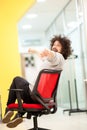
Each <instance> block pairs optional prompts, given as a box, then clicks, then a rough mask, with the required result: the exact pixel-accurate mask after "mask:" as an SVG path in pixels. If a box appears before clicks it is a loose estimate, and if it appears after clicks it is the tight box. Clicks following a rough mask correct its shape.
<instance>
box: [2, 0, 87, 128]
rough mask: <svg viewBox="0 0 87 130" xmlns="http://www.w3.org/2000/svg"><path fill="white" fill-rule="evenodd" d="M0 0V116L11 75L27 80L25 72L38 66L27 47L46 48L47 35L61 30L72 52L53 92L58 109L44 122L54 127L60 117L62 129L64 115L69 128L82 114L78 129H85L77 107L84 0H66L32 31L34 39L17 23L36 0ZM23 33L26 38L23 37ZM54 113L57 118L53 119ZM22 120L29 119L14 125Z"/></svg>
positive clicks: (83, 78)
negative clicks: (42, 25) (40, 28)
mask: <svg viewBox="0 0 87 130" xmlns="http://www.w3.org/2000/svg"><path fill="white" fill-rule="evenodd" d="M48 1H50V2H51V0H48ZM0 3H1V4H0V10H1V11H0V16H1V20H0V21H1V24H0V28H1V29H0V34H1V37H0V53H1V55H0V59H1V65H0V72H1V73H0V119H1V118H2V117H3V115H4V109H5V107H6V101H7V96H8V88H9V86H10V83H11V81H12V79H13V77H15V76H17V75H19V76H22V77H24V78H26V79H27V80H29V78H30V77H29V73H33V74H34V71H35V69H37V67H38V64H39V59H38V58H37V57H36V56H35V55H29V54H28V53H27V50H28V48H29V47H34V48H36V49H38V50H39V49H43V48H45V47H48V48H49V41H50V39H51V37H52V36H53V35H56V34H57V35H59V34H62V35H66V36H68V37H69V38H70V40H71V41H72V44H71V45H72V48H73V54H72V56H71V57H69V58H68V60H67V61H66V64H65V66H64V70H63V72H62V75H61V78H60V83H59V88H58V92H57V93H58V94H57V101H58V108H59V109H58V112H57V114H56V115H55V116H54V115H51V116H49V117H48V118H47V119H48V122H51V125H48V126H49V128H50V127H51V129H57V128H56V127H55V126H54V125H55V122H56V125H57V127H58V125H59V124H57V123H58V122H60V120H61V121H62V122H60V124H61V126H60V125H59V128H61V130H63V129H64V128H62V123H63V122H64V119H67V120H68V122H66V124H67V127H65V125H64V127H65V129H67V130H68V129H72V126H73V125H72V123H71V122H73V121H75V120H76V124H74V129H77V128H79V122H80V121H78V119H79V118H82V119H83V122H82V123H83V124H82V126H80V128H79V129H81V130H83V129H84V130H85V129H86V125H87V123H86V121H87V117H86V116H87V115H86V112H78V110H77V108H78V109H81V110H87V19H86V14H87V8H86V7H87V1H86V0H66V3H65V4H64V6H63V7H62V9H61V10H60V11H59V12H58V13H57V15H56V16H55V18H54V19H53V20H52V22H51V23H50V24H49V26H48V27H47V29H46V30H45V31H44V32H43V33H40V32H39V31H38V32H36V34H35V32H34V35H35V39H33V36H32V35H33V34H32V33H29V34H28V33H27V35H26V36H25V34H24V32H23V31H21V23H22V22H23V20H24V18H25V16H26V14H27V12H29V10H32V8H33V6H34V5H35V4H36V0H25V1H24V0H21V1H20V0H19V1H17V0H15V1H14V0H13V1H11V0H8V1H6V0H3V1H0ZM20 3H21V4H20ZM7 5H8V6H7ZM44 22H45V20H44ZM30 31H31V30H30ZM36 36H38V38H36ZM24 37H26V38H25V39H23V38H24ZM27 37H30V39H27ZM31 78H33V76H32V77H31ZM76 90H77V91H76ZM76 92H77V93H76ZM67 109H68V110H70V109H76V110H77V112H75V113H71V115H69V113H68V112H69V111H67V112H65V113H63V110H67ZM58 116H59V119H58V120H56V119H57V118H58ZM50 117H51V119H52V117H53V118H54V120H55V121H54V122H52V121H51V120H50ZM56 117H57V118H56ZM67 117H68V118H67ZM69 119H70V120H69ZM71 119H72V120H71ZM84 119H85V120H84ZM41 120H42V122H43V120H44V118H41ZM49 120H50V121H49ZM42 122H41V124H42V125H43V124H44V123H42ZM25 124H26V125H27V124H29V125H30V123H29V122H28V123H27V121H25V122H23V123H22V124H21V125H20V127H19V126H18V129H19V128H21V127H22V128H23V127H24V125H25ZM46 125H47V124H46ZM75 125H76V127H75ZM3 128H4V129H9V128H5V126H3V125H2V126H1V129H3ZM24 128H25V127H24ZM15 129H17V128H15Z"/></svg>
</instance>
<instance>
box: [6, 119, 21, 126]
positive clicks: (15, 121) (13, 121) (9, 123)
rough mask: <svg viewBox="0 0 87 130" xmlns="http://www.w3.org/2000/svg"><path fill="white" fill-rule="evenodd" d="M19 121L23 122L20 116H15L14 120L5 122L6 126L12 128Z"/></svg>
mask: <svg viewBox="0 0 87 130" xmlns="http://www.w3.org/2000/svg"><path fill="white" fill-rule="evenodd" d="M21 122H23V118H22V117H18V118H15V119H14V120H12V121H10V122H8V123H7V127H9V128H14V127H16V126H17V125H19V124H20V123H21Z"/></svg>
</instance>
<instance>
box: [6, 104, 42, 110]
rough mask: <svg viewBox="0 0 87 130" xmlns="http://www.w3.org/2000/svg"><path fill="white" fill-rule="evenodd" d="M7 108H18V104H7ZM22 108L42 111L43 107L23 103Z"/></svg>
mask: <svg viewBox="0 0 87 130" xmlns="http://www.w3.org/2000/svg"><path fill="white" fill-rule="evenodd" d="M8 108H9V109H11V108H18V104H17V103H12V104H9V105H8ZM22 108H32V109H34V108H35V109H36V108H37V109H43V108H44V107H43V106H42V105H41V104H26V103H23V104H22Z"/></svg>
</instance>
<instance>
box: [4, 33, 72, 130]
mask: <svg viewBox="0 0 87 130" xmlns="http://www.w3.org/2000/svg"><path fill="white" fill-rule="evenodd" d="M70 43H71V41H70V40H69V39H68V38H67V37H65V36H64V37H62V36H61V35H59V36H54V37H53V38H52V39H51V44H50V49H44V50H43V51H37V50H35V49H32V48H29V50H28V53H34V54H36V55H38V56H39V57H40V58H41V60H42V64H41V65H40V67H39V70H38V72H37V73H36V77H37V75H38V73H39V71H40V70H42V69H54V70H55V69H56V70H62V69H63V65H64V62H65V60H66V59H67V58H68V57H69V56H70V55H71V53H72V49H71V44H70ZM35 80H36V78H35ZM34 83H35V81H33V83H31V82H28V81H26V80H25V79H23V78H22V77H15V78H14V79H13V81H12V84H11V86H10V89H23V90H24V91H23V92H22V93H21V98H22V100H23V102H24V103H34V100H33V99H32V97H31V96H30V93H31V90H30V86H34ZM15 101H16V93H15V92H14V91H9V95H8V101H7V105H9V104H11V103H14V102H15ZM23 114H24V113H17V114H16V116H15V117H14V118H13V119H12V120H10V119H11V117H12V116H13V111H8V109H6V111H5V116H4V118H3V119H2V122H3V123H7V126H8V127H9V128H14V127H16V126H17V125H18V124H20V123H21V122H22V121H23V118H22V116H23Z"/></svg>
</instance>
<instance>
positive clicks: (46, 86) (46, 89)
mask: <svg viewBox="0 0 87 130" xmlns="http://www.w3.org/2000/svg"><path fill="white" fill-rule="evenodd" d="M59 77H60V71H56V70H48V71H43V72H42V73H41V74H40V77H39V81H38V84H37V92H38V94H39V95H40V96H41V97H42V98H51V97H52V94H53V92H54V90H55V89H56V88H57V86H58V81H59Z"/></svg>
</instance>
